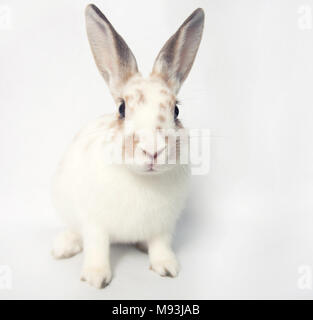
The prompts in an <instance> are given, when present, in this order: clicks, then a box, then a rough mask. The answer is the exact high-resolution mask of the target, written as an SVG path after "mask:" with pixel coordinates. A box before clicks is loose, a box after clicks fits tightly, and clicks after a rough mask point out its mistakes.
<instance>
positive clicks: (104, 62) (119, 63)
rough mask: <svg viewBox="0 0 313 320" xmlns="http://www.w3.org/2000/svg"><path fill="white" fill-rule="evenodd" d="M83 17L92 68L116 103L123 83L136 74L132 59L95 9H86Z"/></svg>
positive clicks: (100, 13) (123, 42)
mask: <svg viewBox="0 0 313 320" xmlns="http://www.w3.org/2000/svg"><path fill="white" fill-rule="evenodd" d="M85 14H86V27H87V35H88V40H89V43H90V47H91V50H92V53H93V56H94V59H95V62H96V65H97V67H98V69H99V71H100V73H101V74H102V76H103V78H104V80H105V81H106V83H107V84H108V86H109V89H110V91H111V94H112V95H113V98H114V99H115V100H116V101H117V100H118V99H119V98H121V92H122V89H123V86H124V85H125V83H126V82H127V80H128V79H129V78H130V77H132V76H133V75H135V74H136V73H138V68H137V62H136V59H135V57H134V55H133V53H132V52H131V50H130V49H129V48H128V46H127V44H126V42H125V41H124V40H123V38H122V37H121V36H120V35H119V34H118V33H117V32H116V31H115V29H114V28H113V26H112V25H111V23H110V22H109V20H108V19H107V18H106V17H105V16H104V14H103V13H102V12H101V11H100V10H99V9H98V8H97V7H96V6H95V5H93V4H90V5H88V6H87V7H86V11H85Z"/></svg>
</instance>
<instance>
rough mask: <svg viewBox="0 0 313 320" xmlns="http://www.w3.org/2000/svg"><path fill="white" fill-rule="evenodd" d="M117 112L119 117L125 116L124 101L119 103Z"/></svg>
mask: <svg viewBox="0 0 313 320" xmlns="http://www.w3.org/2000/svg"><path fill="white" fill-rule="evenodd" d="M118 112H119V113H120V119H123V118H125V102H124V101H123V102H122V104H121V105H120V107H119V109H118Z"/></svg>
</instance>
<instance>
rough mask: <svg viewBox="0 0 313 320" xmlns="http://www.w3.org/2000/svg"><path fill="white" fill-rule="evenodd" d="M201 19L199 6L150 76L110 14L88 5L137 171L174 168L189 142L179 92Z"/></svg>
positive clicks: (91, 31) (93, 37)
mask: <svg viewBox="0 0 313 320" xmlns="http://www.w3.org/2000/svg"><path fill="white" fill-rule="evenodd" d="M203 24H204V12H203V10H202V9H197V10H195V11H194V12H193V13H192V14H191V15H190V16H189V17H188V18H187V19H186V20H185V22H184V23H183V24H182V26H181V27H180V28H179V29H178V31H177V32H176V33H175V34H174V35H173V36H172V37H171V38H170V39H169V40H168V41H167V42H166V43H165V45H164V47H163V48H162V49H161V51H160V53H159V55H158V56H157V58H156V60H155V63H154V66H153V69H152V73H151V74H150V76H149V77H148V78H143V77H142V76H141V74H140V73H139V72H138V68H137V62H136V59H135V57H134V55H133V53H132V52H131V50H130V49H129V48H128V46H127V44H126V43H125V41H124V40H123V39H122V37H121V36H120V35H119V34H118V33H117V32H116V31H115V29H114V28H113V26H112V25H111V23H110V22H109V21H108V20H107V18H106V17H105V16H104V15H103V14H102V13H101V11H100V10H99V9H98V8H97V7H96V6H94V5H92V4H91V5H88V6H87V8H86V25H87V34H88V39H89V43H90V46H91V49H92V53H93V56H94V58H95V62H96V64H97V67H98V69H99V71H100V73H101V74H102V76H103V78H104V79H105V81H106V83H107V85H108V87H109V89H110V92H111V94H112V96H113V98H114V100H115V102H116V105H117V112H116V120H115V122H114V123H113V124H112V127H114V128H115V129H118V130H119V131H120V132H121V133H123V136H124V139H123V141H124V142H123V148H124V153H125V155H126V156H127V157H128V158H132V160H133V161H132V164H131V167H132V168H133V169H135V170H136V171H137V172H146V173H160V172H164V171H166V170H168V169H170V168H172V167H173V165H175V164H177V160H178V159H181V157H180V153H181V151H182V148H181V146H182V145H184V146H187V145H188V143H187V142H186V141H188V139H186V132H185V131H184V130H183V127H182V125H181V122H180V120H179V119H178V113H179V109H178V106H177V100H176V95H177V93H178V91H179V89H180V87H181V85H182V83H183V82H184V80H185V79H186V77H187V76H188V74H189V71H190V69H191V66H192V64H193V61H194V59H195V56H196V53H197V51H198V47H199V44H200V41H201V37H202V31H203ZM184 141H185V142H184Z"/></svg>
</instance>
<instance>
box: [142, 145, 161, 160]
mask: <svg viewBox="0 0 313 320" xmlns="http://www.w3.org/2000/svg"><path fill="white" fill-rule="evenodd" d="M164 149H165V148H163V149H162V150H159V151H157V152H155V153H154V154H151V153H149V152H148V151H146V150H144V149H142V152H143V154H144V155H145V156H147V157H149V158H151V159H154V160H155V159H156V158H157V157H158V156H159V155H160V154H161V153H162V152H163V151H164Z"/></svg>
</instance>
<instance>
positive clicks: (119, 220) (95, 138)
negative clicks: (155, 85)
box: [53, 115, 189, 243]
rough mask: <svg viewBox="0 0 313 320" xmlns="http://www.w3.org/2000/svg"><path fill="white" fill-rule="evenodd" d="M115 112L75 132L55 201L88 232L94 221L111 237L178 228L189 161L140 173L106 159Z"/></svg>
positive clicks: (143, 237)
mask: <svg viewBox="0 0 313 320" xmlns="http://www.w3.org/2000/svg"><path fill="white" fill-rule="evenodd" d="M115 117H116V116H115V115H110V116H103V117H100V118H98V119H97V120H96V121H94V122H92V123H90V124H89V125H88V126H87V127H86V128H84V129H83V130H82V131H80V133H79V134H78V135H77V136H76V137H75V138H74V141H73V142H72V143H71V145H70V146H69V148H68V151H67V152H66V154H65V157H64V158H63V160H62V161H61V163H60V165H59V168H58V170H57V173H56V174H55V177H54V179H53V202H54V206H55V207H56V209H57V211H58V212H59V214H60V216H61V218H62V219H63V220H64V221H65V222H66V223H67V225H68V226H69V227H70V228H71V229H72V230H73V231H76V232H77V233H79V234H82V232H83V228H84V225H86V223H87V224H88V222H89V221H91V222H93V223H95V224H97V226H98V227H99V228H101V229H102V230H103V232H106V233H107V234H108V236H109V238H110V241H111V242H128V243H129V242H130V243H134V242H139V241H140V242H141V241H147V240H149V239H151V238H152V237H154V236H155V235H158V234H162V233H165V232H166V233H172V232H173V229H174V225H175V222H176V220H177V218H178V215H179V214H180V213H181V211H182V209H183V206H184V203H185V200H186V193H187V186H188V180H189V168H188V165H177V166H175V168H174V169H172V170H170V171H169V172H167V173H166V174H160V175H152V176H150V175H140V174H136V173H134V172H132V171H131V170H129V169H128V168H127V167H126V166H123V165H119V164H116V165H114V164H106V162H105V161H104V159H103V153H105V150H103V149H105V148H107V149H109V148H110V147H112V146H111V144H112V143H114V141H113V142H112V141H110V134H111V131H110V130H111V129H112V128H111V124H112V123H113V122H114V121H115Z"/></svg>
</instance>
